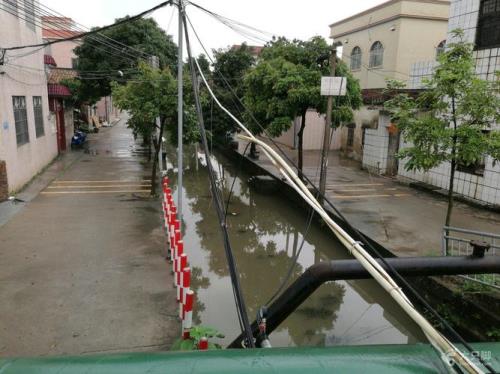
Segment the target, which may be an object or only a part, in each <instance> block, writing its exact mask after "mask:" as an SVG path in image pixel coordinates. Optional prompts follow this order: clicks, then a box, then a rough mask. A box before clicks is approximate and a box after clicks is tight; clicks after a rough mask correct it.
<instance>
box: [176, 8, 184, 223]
mask: <svg viewBox="0 0 500 374" xmlns="http://www.w3.org/2000/svg"><path fill="white" fill-rule="evenodd" d="M177 1H178V6H179V41H178V48H179V49H178V52H177V216H178V217H177V218H178V219H179V222H180V223H181V228H180V230H181V231H182V171H183V170H182V168H183V166H182V157H183V153H182V120H183V113H184V109H183V92H182V88H183V87H182V83H183V77H182V73H183V71H182V68H183V66H182V65H183V64H182V42H183V21H182V19H183V12H184V5H183V0H177Z"/></svg>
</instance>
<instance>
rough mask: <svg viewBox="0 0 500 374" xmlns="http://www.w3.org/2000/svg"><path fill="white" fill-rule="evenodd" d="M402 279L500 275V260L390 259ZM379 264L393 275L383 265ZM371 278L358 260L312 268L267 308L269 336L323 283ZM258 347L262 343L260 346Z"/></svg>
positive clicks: (238, 342)
mask: <svg viewBox="0 0 500 374" xmlns="http://www.w3.org/2000/svg"><path fill="white" fill-rule="evenodd" d="M385 261H386V262H387V263H388V264H389V265H391V266H392V267H393V268H394V269H396V271H397V272H398V273H399V274H401V275H402V276H407V277H412V276H436V275H459V274H492V273H500V256H493V255H492V256H484V257H482V258H477V257H473V256H456V257H449V256H448V257H446V256H445V257H394V258H386V259H385ZM377 262H378V263H379V264H380V265H381V266H382V267H383V268H384V269H385V270H386V271H387V272H388V273H389V274H390V273H391V272H390V270H389V269H388V268H387V266H386V265H385V264H384V263H383V262H382V261H381V260H379V259H378V260H377ZM369 278H371V275H370V274H369V273H368V271H366V269H365V268H363V266H362V265H361V264H360V263H359V262H358V261H357V260H334V261H327V262H321V263H319V264H315V265H312V266H311V267H309V268H308V269H307V270H306V271H305V272H304V273H302V275H301V276H300V277H299V278H297V280H295V282H293V283H292V284H291V285H290V287H288V288H287V289H286V290H285V291H283V293H282V294H281V295H280V296H279V297H278V298H277V299H276V300H275V301H274V302H273V303H272V304H271V305H268V306H267V326H266V331H267V334H270V333H271V332H272V331H273V330H274V329H276V328H277V327H278V326H279V325H280V324H281V322H283V321H284V320H285V319H286V318H287V317H288V316H289V315H290V314H292V313H293V312H294V311H295V310H296V309H297V308H298V307H299V306H300V305H301V304H302V303H303V302H304V301H305V300H306V299H307V298H308V297H309V296H311V295H312V294H313V293H314V291H316V289H317V288H318V287H319V286H321V285H322V284H323V283H326V282H330V281H336V280H350V279H369ZM251 328H252V333H253V336H254V337H255V338H257V337H258V335H259V326H258V324H257V323H256V322H253V323H252V326H251ZM243 339H244V337H243V335H240V336H238V337H237V338H236V339H235V340H234V341H233V342H232V343H231V344H229V346H228V348H242V345H241V342H242V341H243ZM257 343H258V342H257Z"/></svg>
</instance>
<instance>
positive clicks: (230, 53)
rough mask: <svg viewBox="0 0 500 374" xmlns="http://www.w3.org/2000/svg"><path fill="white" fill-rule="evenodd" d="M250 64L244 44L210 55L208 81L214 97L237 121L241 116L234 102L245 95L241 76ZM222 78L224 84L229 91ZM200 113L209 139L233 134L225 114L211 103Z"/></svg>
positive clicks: (249, 51)
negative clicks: (211, 136) (210, 131)
mask: <svg viewBox="0 0 500 374" xmlns="http://www.w3.org/2000/svg"><path fill="white" fill-rule="evenodd" d="M254 63H255V59H254V57H253V56H252V54H251V49H250V47H248V46H247V45H246V44H242V45H241V46H240V47H238V48H233V47H230V48H227V49H218V50H216V51H214V64H213V72H212V73H211V74H209V76H211V77H212V78H211V80H212V88H213V91H214V94H215V96H217V98H218V99H219V100H220V102H221V103H222V105H224V107H226V108H227V109H228V110H229V111H230V112H231V113H233V114H235V115H236V116H240V117H241V113H243V112H244V108H243V106H242V105H241V104H240V102H239V101H238V99H242V98H243V95H244V93H245V91H244V88H245V86H244V76H245V74H246V72H247V71H248V70H249V69H250V68H251V67H252V66H253V65H254ZM222 77H224V78H225V79H226V80H227V83H228V84H229V85H230V86H231V88H232V91H231V89H229V88H228V84H227V83H226V82H225V81H224V80H223V78H222ZM235 95H236V97H237V98H236V97H235ZM203 111H204V113H205V115H206V117H207V124H208V126H209V128H210V129H211V130H212V134H213V136H215V137H219V138H221V137H225V136H226V135H227V134H228V133H231V132H234V131H235V125H234V123H233V122H232V121H230V120H228V118H227V114H226V113H224V112H223V111H222V110H221V109H220V108H219V107H218V106H217V105H216V104H214V102H213V101H212V100H211V99H209V100H207V101H206V105H204V108H203Z"/></svg>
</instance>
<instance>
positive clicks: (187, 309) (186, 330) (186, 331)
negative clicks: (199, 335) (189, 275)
mask: <svg viewBox="0 0 500 374" xmlns="http://www.w3.org/2000/svg"><path fill="white" fill-rule="evenodd" d="M185 299H186V302H185V303H184V309H183V315H184V318H183V320H182V337H183V338H184V339H189V337H190V331H191V327H193V304H194V292H193V290H190V289H188V290H187V291H186V297H185Z"/></svg>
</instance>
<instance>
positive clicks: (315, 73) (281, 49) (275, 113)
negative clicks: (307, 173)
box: [244, 37, 362, 172]
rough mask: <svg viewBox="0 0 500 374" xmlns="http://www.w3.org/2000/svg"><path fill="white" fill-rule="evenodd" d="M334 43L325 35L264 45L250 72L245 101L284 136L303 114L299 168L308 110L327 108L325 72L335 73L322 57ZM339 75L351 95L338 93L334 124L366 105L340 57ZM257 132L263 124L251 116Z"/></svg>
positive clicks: (265, 123)
mask: <svg viewBox="0 0 500 374" xmlns="http://www.w3.org/2000/svg"><path fill="white" fill-rule="evenodd" d="M330 50H331V47H330V46H329V45H328V44H327V42H326V41H325V40H324V39H323V38H321V37H314V38H312V39H310V40H308V41H302V40H292V41H290V40H287V39H285V38H279V39H277V40H274V41H272V42H270V43H269V44H268V45H266V47H265V48H264V49H263V51H262V54H261V58H260V60H259V62H258V64H257V66H256V67H255V68H254V69H251V70H250V71H249V72H248V74H247V75H246V77H245V96H244V100H245V104H246V106H247V107H248V108H249V110H250V111H251V112H252V114H253V115H254V116H255V117H256V119H257V120H258V121H259V122H260V124H261V125H262V126H263V127H264V128H266V129H267V131H268V132H269V134H270V135H272V136H279V135H280V134H281V133H283V132H284V131H286V130H288V129H289V128H290V126H291V124H292V121H293V120H294V119H295V118H297V117H301V120H302V122H301V127H300V130H299V132H298V134H297V136H298V140H299V147H298V148H299V149H298V150H299V172H300V171H301V169H302V167H301V166H302V136H303V131H304V128H305V125H306V122H305V118H306V113H307V110H308V109H315V110H316V111H317V112H318V113H321V114H324V113H325V112H326V101H327V100H326V97H323V96H321V94H320V87H321V77H322V76H326V75H330V72H329V67H328V66H326V65H325V64H324V63H323V62H322V61H323V60H324V59H325V56H326V59H328V56H329V53H330ZM336 75H337V76H344V77H347V95H346V96H341V97H337V98H336V99H335V105H334V107H333V111H332V125H333V126H339V125H341V124H343V123H346V122H348V121H351V120H352V119H353V110H354V109H357V108H359V107H360V105H361V104H362V100H361V90H360V87H359V83H358V81H357V80H356V79H355V78H354V77H353V76H352V75H351V74H350V72H349V70H348V68H347V66H346V65H345V64H344V63H343V62H342V61H338V62H337V66H336ZM248 123H249V125H251V129H252V131H253V132H254V133H257V134H259V133H261V132H262V129H261V128H260V127H259V126H256V125H255V124H254V123H253V122H252V121H250V120H248Z"/></svg>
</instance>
